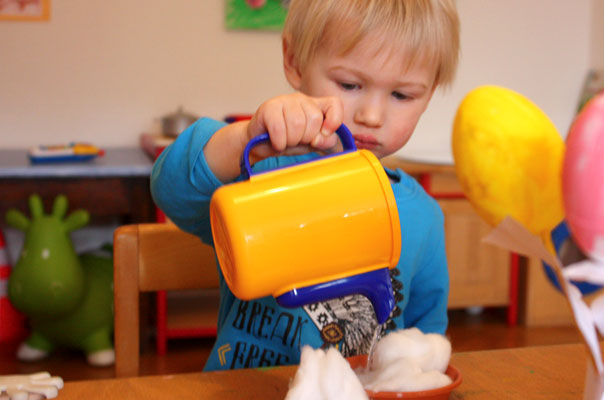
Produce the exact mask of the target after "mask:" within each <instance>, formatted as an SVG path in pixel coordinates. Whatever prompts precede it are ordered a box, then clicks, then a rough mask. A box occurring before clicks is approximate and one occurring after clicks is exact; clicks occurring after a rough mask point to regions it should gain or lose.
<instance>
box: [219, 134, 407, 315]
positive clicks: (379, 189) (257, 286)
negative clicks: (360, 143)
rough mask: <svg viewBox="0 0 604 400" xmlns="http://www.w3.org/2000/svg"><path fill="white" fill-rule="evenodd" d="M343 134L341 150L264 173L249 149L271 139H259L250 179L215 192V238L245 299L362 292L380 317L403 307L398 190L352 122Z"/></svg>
mask: <svg viewBox="0 0 604 400" xmlns="http://www.w3.org/2000/svg"><path fill="white" fill-rule="evenodd" d="M336 133H337V134H338V136H339V137H340V140H341V142H342V144H343V147H344V150H343V151H342V152H340V153H337V154H333V155H327V156H324V157H321V158H318V159H315V160H312V161H309V162H303V163H299V164H294V165H290V166H287V167H283V168H278V169H274V170H270V171H266V172H262V173H254V172H253V171H252V168H251V166H250V162H249V154H250V150H251V148H252V147H254V146H255V145H257V144H259V143H263V142H266V141H269V140H270V139H269V136H268V134H263V135H260V136H257V137H255V138H254V139H252V140H251V141H250V142H249V143H248V145H247V146H246V148H245V150H244V152H243V156H242V173H243V174H245V175H247V176H248V177H249V179H247V180H245V181H242V182H237V183H232V184H229V185H225V186H223V187H221V188H219V189H218V190H216V192H215V193H214V195H213V197H212V199H211V202H210V221H211V225H212V236H213V238H214V245H215V247H216V253H217V257H218V260H219V262H220V267H221V269H222V273H223V275H224V278H225V281H226V283H227V285H228V286H229V288H230V289H231V291H232V292H233V294H234V295H235V296H237V297H238V298H240V299H242V300H251V299H256V298H260V297H264V296H268V295H272V296H274V297H275V298H276V299H277V302H278V303H279V304H280V305H282V306H284V307H299V306H301V305H304V304H309V303H315V302H318V301H323V300H326V299H330V298H334V297H341V296H346V295H349V294H354V293H358V294H362V295H365V296H366V297H367V298H368V299H369V300H370V301H371V303H372V304H373V308H374V310H375V313H376V317H377V319H378V322H379V323H380V324H381V323H384V322H385V321H386V320H387V318H388V316H389V315H390V312H391V311H392V309H393V308H394V305H395V301H394V297H393V291H392V286H391V282H390V274H389V272H388V269H389V268H394V267H395V266H396V265H397V263H398V259H399V256H400V250H401V232H400V224H399V217H398V211H397V207H396V202H395V199H394V193H393V192H392V187H391V186H390V181H389V179H388V176H387V175H386V172H385V171H384V168H383V167H382V165H381V164H380V162H379V160H378V159H377V158H376V157H375V156H374V155H373V154H372V153H371V152H370V151H368V150H364V149H361V150H357V149H356V146H355V144H354V139H353V137H352V135H351V133H350V131H349V130H348V129H347V128H346V127H345V126H344V125H342V126H341V127H340V128H339V129H338V130H337V132H336Z"/></svg>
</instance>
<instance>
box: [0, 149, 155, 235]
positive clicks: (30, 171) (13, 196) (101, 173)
mask: <svg viewBox="0 0 604 400" xmlns="http://www.w3.org/2000/svg"><path fill="white" fill-rule="evenodd" d="M152 165H153V162H152V160H151V159H150V158H149V156H147V154H146V153H145V152H144V151H143V150H142V149H140V148H138V147H131V148H128V147H125V148H107V149H105V155H104V156H102V157H98V158H96V159H94V160H91V161H86V162H77V163H60V164H31V163H30V162H29V159H28V158H27V151H26V150H25V149H4V150H0V193H2V196H1V198H0V217H2V218H0V219H1V220H4V218H3V216H4V214H5V213H6V210H7V209H9V208H17V209H19V210H21V211H22V212H24V213H26V215H29V209H28V205H27V204H28V202H27V199H28V197H29V195H30V194H32V193H38V194H39V195H40V196H41V197H42V200H43V202H44V206H45V209H46V212H50V210H51V207H52V202H53V201H54V198H55V197H56V196H57V195H58V194H65V195H66V196H67V198H68V200H69V206H70V207H69V208H70V210H73V209H76V208H84V209H86V210H87V211H88V212H89V213H90V215H91V217H92V221H93V222H108V221H111V222H113V220H114V219H115V218H118V219H119V222H120V223H137V222H151V221H154V220H155V207H154V205H153V201H152V199H151V194H150V191H149V176H150V174H151V167H152ZM0 225H1V224H0Z"/></svg>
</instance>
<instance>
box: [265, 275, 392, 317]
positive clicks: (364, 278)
mask: <svg viewBox="0 0 604 400" xmlns="http://www.w3.org/2000/svg"><path fill="white" fill-rule="evenodd" d="M350 294H361V295H363V296H365V297H367V298H368V299H369V301H370V302H371V304H372V305H373V310H374V311H375V316H376V318H377V321H378V324H380V325H381V324H383V323H384V322H386V320H387V319H388V317H389V316H390V313H391V312H392V310H393V309H394V305H395V302H394V292H393V290H392V282H391V281H390V272H389V271H388V268H382V269H378V270H375V271H370V272H365V273H363V274H359V275H353V276H349V277H346V278H341V279H336V280H333V281H330V282H324V283H319V284H316V285H312V286H306V287H303V288H299V289H294V290H291V291H289V292H287V293H284V294H282V295H281V296H279V297H277V303H279V305H281V306H283V307H289V308H293V307H301V306H303V305H306V304H311V303H317V302H319V301H325V300H329V299H333V298H336V297H342V296H348V295H350Z"/></svg>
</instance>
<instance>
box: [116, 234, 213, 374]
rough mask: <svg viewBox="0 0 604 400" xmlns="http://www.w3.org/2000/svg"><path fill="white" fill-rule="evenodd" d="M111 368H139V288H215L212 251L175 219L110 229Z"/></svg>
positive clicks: (129, 371) (133, 370)
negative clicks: (113, 307)
mask: <svg viewBox="0 0 604 400" xmlns="http://www.w3.org/2000/svg"><path fill="white" fill-rule="evenodd" d="M113 239H114V245H113V247H114V253H113V257H114V260H113V265H114V270H113V277H114V278H113V279H114V282H113V286H114V305H115V310H114V311H115V328H114V329H115V373H116V376H117V377H126V376H136V375H138V369H139V360H140V354H139V351H140V350H139V344H140V337H139V335H140V332H139V293H140V292H151V291H157V290H178V289H203V288H216V287H218V270H217V269H216V261H215V255H214V250H213V249H212V247H210V246H208V245H206V244H203V243H202V242H201V240H200V239H199V238H198V237H196V236H194V235H190V234H188V233H185V232H183V231H181V230H180V229H178V228H177V227H176V226H175V225H173V224H165V223H151V224H137V225H124V226H121V227H119V228H118V229H116V231H115V233H114V238H113Z"/></svg>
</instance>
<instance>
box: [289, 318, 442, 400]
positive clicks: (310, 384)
mask: <svg viewBox="0 0 604 400" xmlns="http://www.w3.org/2000/svg"><path fill="white" fill-rule="evenodd" d="M450 357H451V343H450V342H449V341H448V340H447V339H446V338H445V337H444V336H442V335H438V334H423V333H422V332H421V331H420V330H419V329H417V328H411V329H405V330H400V331H396V332H391V333H389V334H388V335H386V336H384V337H383V338H382V339H381V340H380V341H379V342H378V343H377V345H376V348H375V353H374V356H373V362H372V365H371V368H370V369H369V370H357V371H356V375H355V371H353V370H352V369H351V368H350V364H348V361H346V359H344V357H342V355H341V354H340V353H339V352H338V351H337V350H336V349H334V348H331V349H329V350H327V351H324V350H320V349H318V350H313V349H312V348H311V347H309V346H305V347H303V348H302V354H301V358H300V366H299V367H298V370H297V372H296V376H295V377H294V379H293V380H292V382H291V383H290V389H289V391H288V393H287V396H286V397H285V400H307V399H312V400H339V399H342V400H344V399H345V400H367V399H368V397H367V394H366V392H365V389H367V390H371V391H374V392H380V391H382V392H383V391H386V392H415V391H420V390H429V389H435V388H439V387H443V386H446V385H448V384H450V383H451V378H449V377H448V376H447V375H445V374H444V371H445V370H446V369H447V365H448V364H449V359H450Z"/></svg>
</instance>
